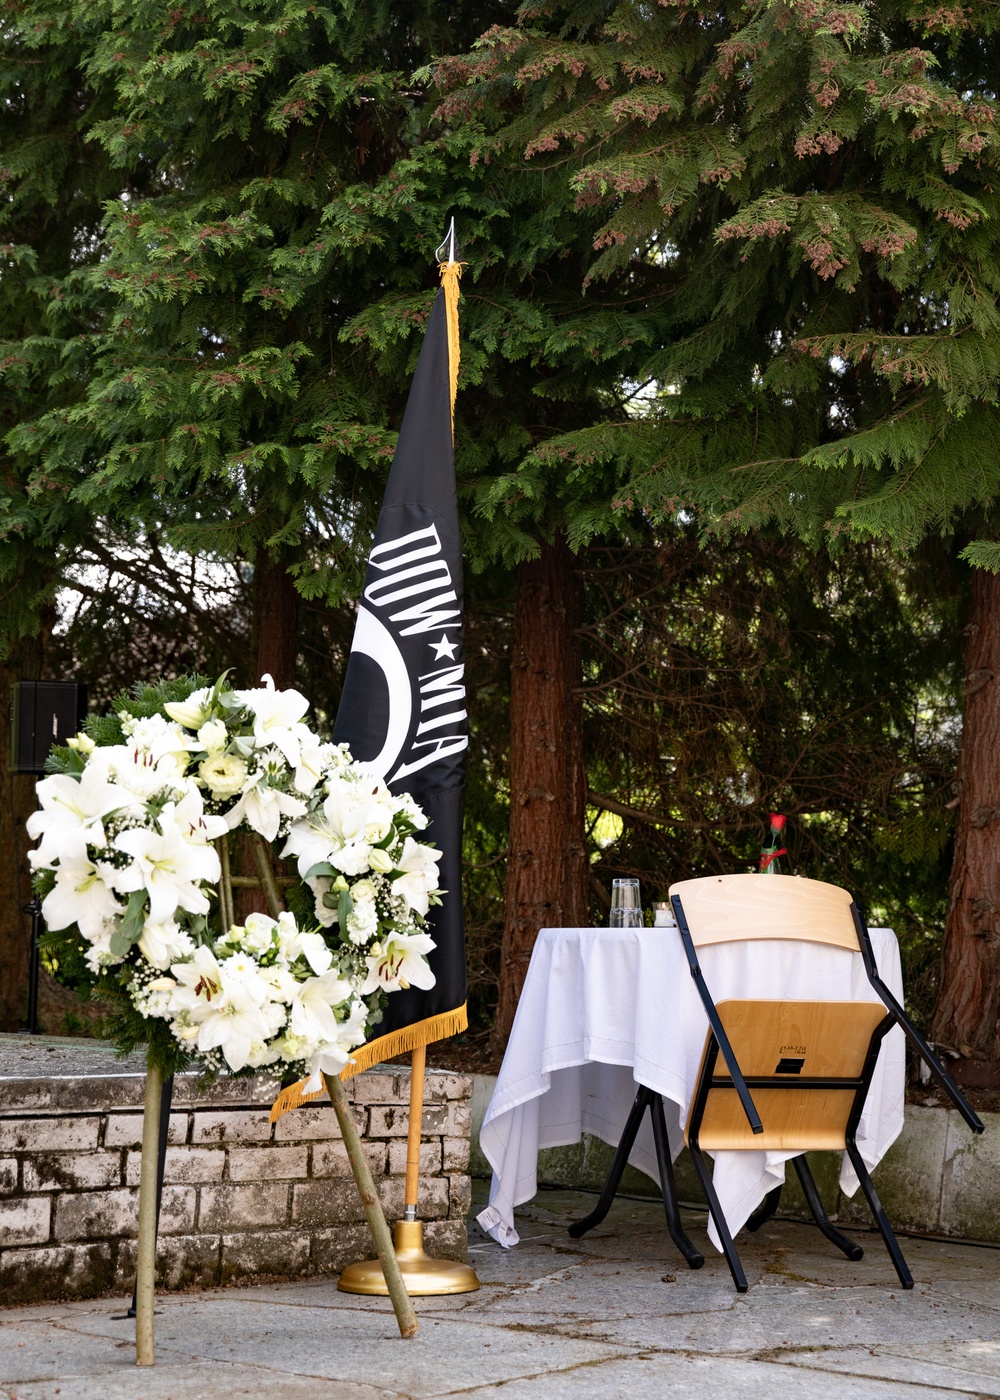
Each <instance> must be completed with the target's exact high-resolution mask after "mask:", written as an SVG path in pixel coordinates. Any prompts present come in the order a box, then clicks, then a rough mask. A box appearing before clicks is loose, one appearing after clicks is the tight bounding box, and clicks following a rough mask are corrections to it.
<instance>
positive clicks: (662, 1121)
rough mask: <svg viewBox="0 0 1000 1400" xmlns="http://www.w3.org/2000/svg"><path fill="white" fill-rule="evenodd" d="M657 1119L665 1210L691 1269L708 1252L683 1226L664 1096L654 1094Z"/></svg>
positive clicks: (653, 1112)
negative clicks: (689, 1235) (693, 1239)
mask: <svg viewBox="0 0 1000 1400" xmlns="http://www.w3.org/2000/svg"><path fill="white" fill-rule="evenodd" d="M649 1112H650V1117H651V1118H652V1120H653V1141H654V1142H655V1143H656V1162H657V1165H658V1166H659V1168H660V1190H661V1191H662V1192H663V1211H664V1214H665V1215H666V1217H667V1229H668V1230H669V1231H670V1238H671V1239H672V1240H673V1242H674V1244H675V1245H676V1246H677V1248H678V1249H679V1250H680V1252H681V1253H682V1254H683V1255H684V1258H685V1259H686V1261H687V1266H688V1268H689V1269H700V1268H701V1266H702V1264H704V1262H705V1256H704V1255H703V1254H700V1253H699V1252H698V1250H697V1249H695V1247H694V1245H693V1244H692V1243H691V1241H690V1240H689V1239H688V1237H687V1235H686V1234H685V1233H684V1230H683V1227H682V1226H681V1213H680V1208H679V1206H678V1205H677V1185H676V1183H675V1181H674V1167H673V1163H672V1162H671V1160H670V1137H669V1135H668V1133H667V1120H666V1118H665V1117H664V1114H663V1099H662V1098H661V1097H660V1095H659V1094H654V1095H653V1100H652V1103H651V1104H650V1106H649Z"/></svg>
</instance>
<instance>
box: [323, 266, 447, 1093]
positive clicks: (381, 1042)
mask: <svg viewBox="0 0 1000 1400" xmlns="http://www.w3.org/2000/svg"><path fill="white" fill-rule="evenodd" d="M451 268H454V269H455V271H454V274H453V275H452V285H451V287H449V285H448V273H449V271H450V270H451ZM457 271H458V269H457V264H454V263H452V264H450V265H449V268H448V269H446V270H445V273H444V276H445V286H443V287H442V288H441V290H440V291H439V292H438V294H437V297H436V298H435V301H434V306H433V309H432V311H431V315H430V320H429V321H428V324H427V330H426V333H425V335H424V343H423V346H422V347H421V350H420V357H419V360H418V362H417V369H416V374H415V375H414V379H413V384H412V386H411V388H410V395H409V399H408V401H407V405H406V411H405V413H404V415H403V423H402V427H401V429H400V433H399V441H398V444H397V447H396V453H395V456H394V457H393V461H392V467H391V469H390V472H389V479H388V482H387V483H386V488H385V497H384V500H383V503H382V511H381V514H380V515H379V519H378V525H377V527H376V530H375V540H374V544H373V545H372V550H371V554H370V555H369V558H368V569H367V573H366V576H365V586H364V590H363V593H362V596H361V599H360V600H359V603H358V618H357V624H356V627H355V632H354V642H353V645H352V648H351V655H350V659H349V661H348V665H347V673H346V675H345V677H344V690H343V695H342V697H341V701H340V709H339V710H338V712H337V721H336V724H335V726H334V733H333V737H334V742H335V743H338V744H339V743H347V744H349V745H350V749H351V753H352V754H353V756H354V757H355V758H356V759H357V760H359V761H360V762H363V763H367V764H370V765H371V766H372V767H373V768H375V769H376V771H377V772H378V773H380V774H381V775H382V777H383V778H384V780H385V782H386V783H387V785H388V786H389V788H390V789H391V790H392V791H393V792H395V793H400V792H409V793H410V794H411V795H412V797H413V798H414V800H415V801H416V802H418V803H419V804H420V806H421V807H422V808H423V810H424V812H425V813H426V815H427V817H428V820H429V825H428V827H427V829H426V831H424V832H423V833H422V834H421V835H422V838H423V839H426V840H428V841H430V842H432V843H433V844H434V845H436V846H437V848H438V850H439V851H440V852H441V854H442V859H441V862H440V867H439V868H440V879H441V886H442V888H443V889H444V890H446V891H447V893H446V894H445V895H444V902H443V903H442V905H441V906H440V908H435V909H432V910H431V911H430V915H429V918H428V921H427V931H428V932H429V933H430V935H431V937H432V938H433V939H434V941H435V943H436V944H437V946H436V948H435V949H434V950H433V952H432V953H431V954H430V965H431V970H432V971H433V973H434V976H435V978H436V981H435V984H434V986H433V987H431V988H430V989H429V990H427V991H420V990H419V989H417V988H415V987H411V988H409V989H408V990H407V991H401V992H393V994H392V996H390V998H389V1005H388V1009H387V1011H386V1014H385V1019H384V1021H383V1022H382V1023H381V1024H380V1026H379V1027H378V1032H379V1034H378V1036H377V1038H376V1039H375V1040H371V1041H369V1042H368V1043H367V1044H366V1045H364V1046H362V1047H361V1048H360V1049H359V1050H356V1051H354V1060H355V1064H354V1065H353V1066H352V1067H351V1068H352V1071H353V1072H355V1073H356V1072H357V1071H358V1070H361V1069H365V1068H367V1066H368V1065H369V1064H375V1063H376V1062H377V1061H379V1060H382V1059H385V1058H387V1057H389V1056H391V1055H394V1054H399V1053H401V1052H402V1051H404V1050H412V1049H413V1048H414V1047H415V1046H419V1045H427V1044H429V1043H430V1042H431V1041H434V1040H440V1039H443V1038H444V1037H445V1036H449V1035H455V1034H457V1032H459V1031H461V1030H464V1029H465V1028H466V1025H467V1024H468V1022H467V1017H466V1007H465V999H466V972H465V937H464V931H463V924H462V864H461V855H462V806H463V798H464V785H465V754H466V750H467V748H468V746H469V731H468V718H467V714H466V707H465V662H464V653H463V647H462V555H461V542H460V538H459V530H458V505H457V501H456V496H455V453H454V447H453V443H452V394H453V384H454V374H455V373H456V372H457V363H453V361H455V360H457V339H458V337H457V294H458V280H457ZM449 292H451V295H452V298H453V300H452V304H451V306H449V305H448V304H447V297H448V293H449Z"/></svg>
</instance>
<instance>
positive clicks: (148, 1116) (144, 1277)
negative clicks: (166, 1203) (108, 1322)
mask: <svg viewBox="0 0 1000 1400" xmlns="http://www.w3.org/2000/svg"><path fill="white" fill-rule="evenodd" d="M162 1098H163V1071H162V1070H161V1069H160V1066H159V1065H158V1064H155V1063H154V1060H153V1051H152V1047H150V1051H149V1058H148V1060H147V1062H146V1097H145V1101H144V1103H143V1109H142V1157H141V1159H140V1167H139V1241H138V1257H137V1259H136V1270H135V1364H136V1365H137V1366H152V1364H153V1304H154V1300H155V1284H156V1185H157V1181H156V1178H157V1166H158V1157H159V1138H160V1103H161V1100H162Z"/></svg>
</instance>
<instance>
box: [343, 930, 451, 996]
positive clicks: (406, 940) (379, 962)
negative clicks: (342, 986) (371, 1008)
mask: <svg viewBox="0 0 1000 1400" xmlns="http://www.w3.org/2000/svg"><path fill="white" fill-rule="evenodd" d="M436 946H437V945H436V944H435V942H434V940H433V938H431V936H430V934H429V933H394V934H391V935H390V936H389V937H388V938H387V939H386V941H385V943H383V944H381V945H379V951H378V953H374V952H372V953H369V954H368V956H367V957H366V958H365V963H366V965H367V967H368V976H367V977H366V978H365V980H364V982H363V983H362V985H361V987H360V989H359V990H360V993H361V995H362V996H367V995H368V993H369V992H374V991H376V990H377V989H378V988H381V989H382V991H384V992H397V991H406V989H407V988H408V987H420V988H421V990H423V991H426V990H427V988H428V987H433V986H434V983H435V981H436V978H435V976H434V974H433V972H432V971H431V969H430V966H429V964H428V963H427V961H426V955H427V954H428V953H429V952H430V951H431V949H432V948H435V947H436Z"/></svg>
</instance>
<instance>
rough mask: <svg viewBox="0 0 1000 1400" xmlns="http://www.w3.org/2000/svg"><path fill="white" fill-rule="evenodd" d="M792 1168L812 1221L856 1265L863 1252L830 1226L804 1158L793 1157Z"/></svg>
mask: <svg viewBox="0 0 1000 1400" xmlns="http://www.w3.org/2000/svg"><path fill="white" fill-rule="evenodd" d="M792 1166H793V1167H794V1168H795V1172H796V1175H797V1176H798V1178H799V1184H800V1185H801V1187H802V1194H803V1195H804V1196H805V1198H806V1201H807V1203H808V1206H809V1209H810V1210H811V1211H812V1214H813V1219H814V1220H815V1222H816V1224H817V1225H818V1226H819V1228H820V1229H821V1230H822V1231H823V1234H824V1235H825V1236H826V1237H827V1239H828V1240H829V1241H830V1243H831V1244H835V1245H836V1246H837V1248H838V1249H839V1250H840V1252H841V1254H846V1255H847V1257H848V1259H850V1260H852V1261H853V1262H854V1263H857V1261H858V1260H859V1259H863V1258H864V1257H865V1252H864V1250H863V1249H862V1248H861V1246H860V1245H859V1244H856V1243H855V1241H854V1240H849V1239H848V1238H847V1236H846V1235H842V1234H841V1233H840V1231H839V1230H838V1229H837V1228H836V1226H835V1225H833V1224H832V1222H831V1220H830V1217H829V1216H828V1215H827V1213H826V1209H825V1207H824V1205H823V1201H822V1199H821V1197H820V1194H819V1191H818V1190H817V1189H816V1181H815V1178H814V1177H813V1174H812V1170H811V1169H810V1166H809V1163H808V1162H807V1161H806V1159H805V1156H802V1157H793V1158H792Z"/></svg>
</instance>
